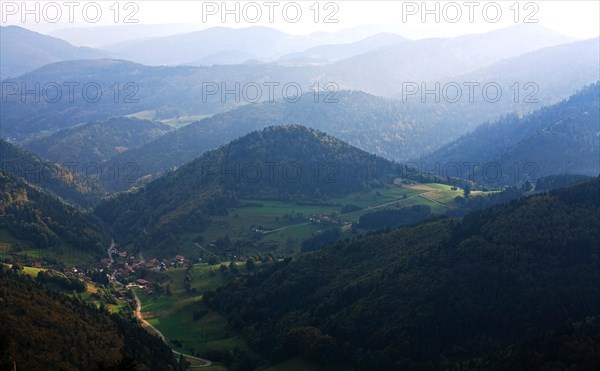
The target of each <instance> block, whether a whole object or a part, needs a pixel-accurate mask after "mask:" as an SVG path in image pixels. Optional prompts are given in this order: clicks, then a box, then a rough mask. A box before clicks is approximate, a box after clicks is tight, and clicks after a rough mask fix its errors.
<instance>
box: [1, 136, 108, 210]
mask: <svg viewBox="0 0 600 371" xmlns="http://www.w3.org/2000/svg"><path fill="white" fill-rule="evenodd" d="M0 164H1V166H2V168H1V169H0V171H3V172H4V173H7V174H11V175H13V176H15V177H18V178H23V179H25V180H27V181H28V182H30V183H32V184H35V185H37V186H40V187H42V188H44V189H45V190H47V191H49V192H52V193H54V194H55V195H57V196H59V197H61V198H63V199H64V200H66V201H68V202H70V203H72V204H75V205H78V206H81V207H83V208H88V207H92V206H94V205H95V204H96V203H97V202H98V201H99V199H100V197H101V196H102V195H103V194H104V190H103V187H102V185H101V184H100V183H99V180H100V178H99V177H98V174H94V173H93V171H92V174H89V175H85V174H81V173H80V171H81V170H82V169H83V168H84V167H83V166H81V164H79V166H77V163H74V164H73V163H72V164H70V166H69V167H63V166H61V165H60V164H58V163H55V162H51V161H48V160H46V159H43V158H41V157H40V156H38V155H36V154H34V153H31V152H29V151H26V150H24V149H22V148H20V147H18V146H16V145H14V144H12V143H9V142H7V141H5V140H4V139H0ZM92 170H96V168H92Z"/></svg>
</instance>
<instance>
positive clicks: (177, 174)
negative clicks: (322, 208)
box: [95, 125, 404, 243]
mask: <svg viewBox="0 0 600 371" xmlns="http://www.w3.org/2000/svg"><path fill="white" fill-rule="evenodd" d="M403 170H404V167H402V166H400V165H398V164H395V163H392V162H390V161H387V160H385V159H383V158H381V157H377V156H375V155H371V154H368V153H367V152H364V151H362V150H359V149H357V148H355V147H352V146H350V145H348V144H346V143H344V142H342V141H340V140H338V139H336V138H333V137H330V136H328V135H326V134H324V133H322V132H320V131H317V130H313V129H309V128H306V127H303V126H297V125H290V126H274V127H268V128H266V129H263V130H261V131H256V132H253V133H250V134H248V135H246V136H244V137H241V138H239V139H237V140H234V141H233V142H231V143H229V144H227V145H224V146H221V147H219V148H218V149H215V150H213V151H210V152H208V153H206V154H204V155H203V156H201V157H200V158H198V159H196V160H194V161H192V162H190V163H188V164H186V165H184V166H181V167H180V168H178V169H177V170H175V171H173V172H172V173H169V174H167V175H165V176H163V177H162V178H159V179H157V180H155V181H153V182H151V183H149V184H147V185H146V186H145V187H143V188H140V189H139V190H137V191H132V192H127V193H124V194H120V195H118V196H115V197H113V198H110V199H108V200H106V201H105V202H103V203H102V204H101V205H99V206H98V207H97V208H96V210H95V213H96V215H98V216H100V218H102V219H103V220H104V221H105V222H107V223H108V224H110V225H111V226H112V227H113V230H114V231H115V232H116V234H117V236H120V238H121V239H125V238H126V237H127V236H129V237H130V239H129V237H127V241H125V242H131V240H134V239H136V238H139V236H141V235H144V234H146V232H148V233H152V235H153V237H152V238H153V239H154V243H158V242H160V241H161V240H164V239H165V238H166V237H167V236H168V234H173V233H182V232H185V231H190V230H195V231H198V230H201V229H202V227H203V226H205V225H206V223H210V220H209V218H210V216H211V215H221V214H224V213H226V212H227V208H228V207H233V206H235V205H236V204H237V200H238V199H240V198H253V199H257V198H268V199H278V200H290V201H308V200H322V199H327V198H329V197H333V196H339V195H344V194H347V193H350V192H356V191H362V190H366V189H368V188H369V187H379V186H382V185H383V184H385V182H388V181H390V180H391V179H392V177H394V176H401V175H402V173H403ZM122 242H123V241H122Z"/></svg>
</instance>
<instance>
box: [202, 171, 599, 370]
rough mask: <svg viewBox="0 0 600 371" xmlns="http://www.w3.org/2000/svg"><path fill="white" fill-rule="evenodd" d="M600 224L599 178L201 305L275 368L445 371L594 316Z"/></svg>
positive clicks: (289, 266)
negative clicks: (298, 358)
mask: <svg viewBox="0 0 600 371" xmlns="http://www.w3.org/2000/svg"><path fill="white" fill-rule="evenodd" d="M598 225H600V178H595V179H594V180H592V181H589V182H586V183H583V184H578V185H575V186H572V187H570V188H566V189H559V190H555V191H552V192H550V193H548V194H540V195H536V196H532V197H529V198H527V199H523V200H520V201H513V202H511V203H509V204H507V205H502V206H496V207H493V208H491V209H487V210H483V211H478V212H475V213H472V214H470V215H467V216H466V217H465V218H464V219H463V220H462V221H459V220H455V219H446V220H444V219H442V220H438V221H433V222H427V223H424V224H420V225H417V226H414V227H403V228H399V229H396V230H393V231H390V232H384V233H377V234H373V235H368V236H366V237H358V238H355V239H352V240H346V241H340V242H337V243H334V244H332V245H330V246H329V247H327V248H325V249H323V250H320V251H317V252H314V253H309V254H305V255H302V256H300V257H299V258H298V259H296V260H293V261H289V260H286V261H283V262H280V263H277V264H275V265H274V266H273V267H271V268H268V269H267V268H265V269H264V270H262V271H261V272H257V273H256V274H254V275H250V276H248V277H244V278H241V279H239V280H235V281H233V282H231V283H230V284H228V285H227V286H225V287H222V288H219V289H217V290H216V292H214V293H212V294H205V296H204V300H205V301H206V302H207V303H208V304H209V305H210V306H212V307H213V308H215V309H217V310H219V311H220V312H221V313H223V314H224V315H225V316H226V317H227V318H228V320H229V323H230V324H231V325H232V326H233V327H234V329H236V330H238V331H241V332H243V333H244V334H245V335H246V337H247V339H248V341H249V344H250V345H251V346H252V347H253V348H254V349H255V350H257V351H259V352H261V354H263V355H265V356H267V357H270V358H271V359H273V360H280V359H286V358H287V357H290V356H293V355H297V354H301V355H303V356H305V357H308V358H310V359H312V360H314V361H316V362H319V363H321V364H324V365H337V364H340V363H341V364H345V365H347V366H349V367H352V368H355V369H376V370H380V369H381V370H390V369H410V368H411V367H420V368H428V369H440V368H442V369H448V368H452V367H454V366H453V365H456V364H455V362H463V361H465V360H468V359H471V358H476V357H480V356H483V355H486V354H490V353H493V352H496V351H499V350H500V349H502V348H504V347H506V346H508V345H509V344H513V343H515V342H519V341H522V340H525V339H527V338H530V337H534V336H538V335H542V334H544V333H545V332H546V331H551V330H553V329H556V328H558V327H560V326H562V325H563V324H566V323H567V322H572V321H577V320H582V319H584V318H585V317H586V316H589V315H597V314H598V308H600V287H598V285H597V277H598V274H599V273H600V271H599V264H598V246H600V230H599V229H598ZM475 368H477V367H475ZM467 369H468V368H467Z"/></svg>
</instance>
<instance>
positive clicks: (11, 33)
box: [0, 26, 108, 80]
mask: <svg viewBox="0 0 600 371" xmlns="http://www.w3.org/2000/svg"><path fill="white" fill-rule="evenodd" d="M1 27H2V28H0V31H1V32H0V41H1V42H0V44H2V55H1V56H0V66H1V67H0V80H4V79H5V78H8V77H15V76H19V75H22V74H24V73H27V72H30V71H33V70H34V69H36V68H39V67H41V66H43V65H45V64H48V63H53V62H58V61H62V60H70V59H85V58H102V57H103V56H107V55H108V53H107V52H104V51H101V50H97V49H92V48H86V47H76V46H73V45H71V44H69V43H68V42H66V41H64V40H61V39H58V38H55V37H51V36H47V35H43V34H40V33H37V32H33V31H30V30H27V29H25V28H23V27H17V26H1Z"/></svg>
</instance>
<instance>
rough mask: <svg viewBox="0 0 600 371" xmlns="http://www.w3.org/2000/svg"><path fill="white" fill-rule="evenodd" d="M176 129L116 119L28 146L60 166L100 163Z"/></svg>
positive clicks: (35, 140)
mask: <svg viewBox="0 0 600 371" xmlns="http://www.w3.org/2000/svg"><path fill="white" fill-rule="evenodd" d="M172 130H173V128H171V127H170V126H168V125H166V124H162V123H159V122H152V121H147V120H138V119H132V118H125V117H119V118H113V119H110V120H107V121H102V122H92V123H89V124H83V125H78V126H75V127H71V128H67V129H62V130H59V131H58V132H56V133H54V134H52V135H49V136H46V137H43V138H39V139H34V140H32V141H29V142H26V143H24V146H25V148H27V149H28V150H30V151H32V152H34V153H37V154H38V155H40V156H42V157H43V158H45V159H48V160H50V161H54V162H58V163H61V164H62V163H79V164H81V167H83V166H84V165H86V164H100V163H101V162H104V161H106V160H108V159H109V158H111V157H112V156H115V155H117V154H119V153H122V152H125V151H127V150H130V149H133V148H137V147H140V146H142V145H144V144H146V143H148V142H151V141H152V140H154V139H156V138H159V137H161V136H162V135H164V134H166V133H168V132H170V131H172Z"/></svg>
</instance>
